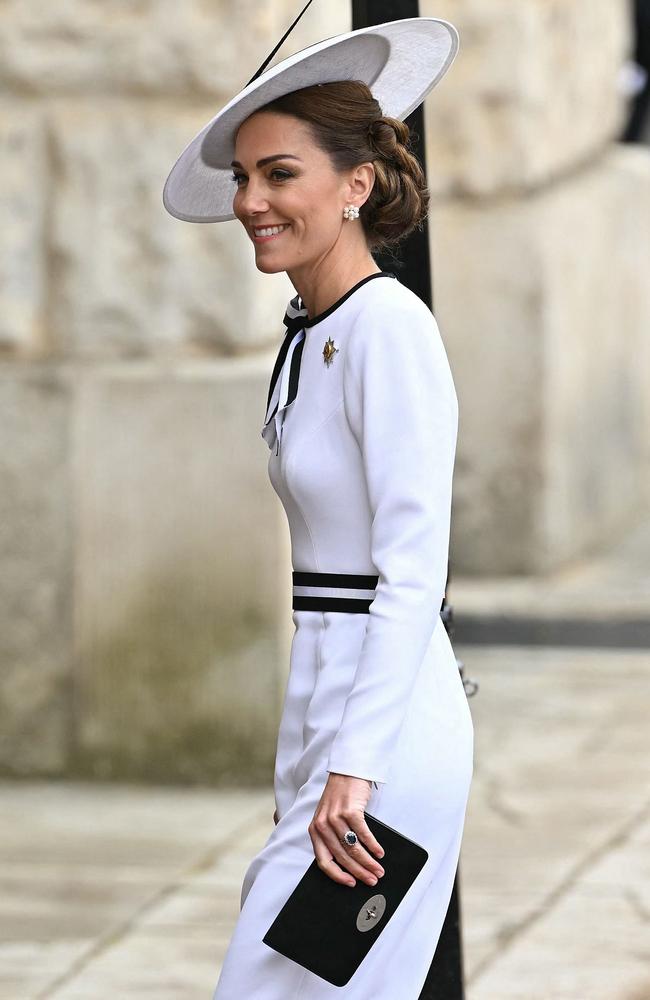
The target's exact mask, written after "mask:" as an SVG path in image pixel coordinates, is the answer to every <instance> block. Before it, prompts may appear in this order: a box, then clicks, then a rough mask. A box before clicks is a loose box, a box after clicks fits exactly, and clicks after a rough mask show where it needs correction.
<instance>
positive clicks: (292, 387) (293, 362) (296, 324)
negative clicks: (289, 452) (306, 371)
mask: <svg viewBox="0 0 650 1000" xmlns="http://www.w3.org/2000/svg"><path fill="white" fill-rule="evenodd" d="M306 319H307V308H306V306H304V305H302V303H301V302H300V296H299V295H296V296H294V298H293V299H291V302H290V303H289V305H288V306H287V310H286V312H285V314H284V320H283V322H284V325H285V327H286V332H285V335H284V340H283V341H282V343H281V344H280V350H279V351H278V356H277V358H276V359H275V364H274V365H273V371H272V372H271V381H270V383H269V391H268V395H267V398H266V415H265V418H264V426H263V427H262V437H263V438H264V440H265V441H266V443H267V444H268V446H269V448H272V447H273V445H274V444H276V443H277V449H276V454H278V453H279V450H280V440H281V438H282V425H283V423H284V418H285V415H286V410H287V407H288V406H290V405H291V403H293V401H294V399H295V398H296V394H297V392H298V379H299V376H300V360H301V357H302V351H303V348H304V346H305V320H306Z"/></svg>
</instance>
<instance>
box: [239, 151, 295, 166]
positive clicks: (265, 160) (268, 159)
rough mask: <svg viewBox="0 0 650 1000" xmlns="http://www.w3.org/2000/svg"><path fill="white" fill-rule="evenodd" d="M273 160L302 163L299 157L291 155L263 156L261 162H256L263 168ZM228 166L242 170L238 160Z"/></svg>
mask: <svg viewBox="0 0 650 1000" xmlns="http://www.w3.org/2000/svg"><path fill="white" fill-rule="evenodd" d="M274 160H299V161H300V163H302V160H301V159H300V157H299V156H292V155H291V153H275V154H274V155H273V156H265V157H264V158H263V159H262V160H258V161H257V166H258V167H263V166H265V165H266V164H267V163H273V161H274ZM230 166H231V167H241V168H242V170H243V169H244V168H243V167H242V165H241V163H240V162H239V160H233V161H232V163H231V164H230Z"/></svg>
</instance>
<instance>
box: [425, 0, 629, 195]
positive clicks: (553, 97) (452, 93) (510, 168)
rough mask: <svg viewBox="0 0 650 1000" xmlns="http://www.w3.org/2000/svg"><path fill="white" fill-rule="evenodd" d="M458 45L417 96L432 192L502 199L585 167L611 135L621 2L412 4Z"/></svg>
mask: <svg viewBox="0 0 650 1000" xmlns="http://www.w3.org/2000/svg"><path fill="white" fill-rule="evenodd" d="M420 14H421V16H423V17H441V18H444V19H445V20H448V21H451V23H452V24H454V25H455V26H456V27H457V28H458V31H459V34H460V48H459V51H458V54H457V56H456V59H455V61H454V63H453V65H452V66H451V68H450V70H449V72H448V74H447V76H445V77H444V78H443V80H442V81H441V82H440V84H439V86H438V87H436V88H435V89H434V90H433V91H432V92H431V94H430V95H429V97H428V98H427V99H426V101H425V105H424V107H425V138H426V147H427V167H428V173H429V178H430V187H431V190H432V192H433V193H434V194H435V195H436V196H437V197H452V196H458V195H461V194H464V195H469V196H473V197H486V196H497V195H498V196H504V195H512V194H513V193H514V192H516V191H526V190H528V189H531V188H536V187H538V186H540V185H544V184H546V183H549V182H550V181H552V180H554V179H556V178H558V177H560V176H562V175H564V174H567V173H569V172H571V171H572V170H574V169H576V168H579V167H580V166H581V165H583V164H586V163H588V162H589V161H590V160H591V159H592V158H593V156H594V155H595V154H596V155H599V154H600V153H601V151H602V150H603V148H604V147H605V146H606V145H607V144H608V143H609V142H610V141H611V140H614V139H617V138H618V136H619V135H620V133H621V131H622V127H623V124H624V121H625V116H626V106H625V98H624V95H623V93H622V90H621V88H620V84H619V74H620V70H621V66H622V64H623V62H624V61H625V59H626V58H628V57H629V56H630V51H631V47H632V44H633V43H632V40H631V37H630V35H631V27H630V23H631V22H630V12H629V5H628V3H627V0H517V2H516V3H512V2H511V0H490V3H486V2H485V0H435V2H434V0H423V2H422V3H421V4H420Z"/></svg>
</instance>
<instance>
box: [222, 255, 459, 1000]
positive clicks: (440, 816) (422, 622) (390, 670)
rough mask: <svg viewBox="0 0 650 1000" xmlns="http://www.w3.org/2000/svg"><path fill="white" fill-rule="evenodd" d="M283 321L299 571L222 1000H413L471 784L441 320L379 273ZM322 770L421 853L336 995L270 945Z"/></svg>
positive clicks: (285, 486)
mask: <svg viewBox="0 0 650 1000" xmlns="http://www.w3.org/2000/svg"><path fill="white" fill-rule="evenodd" d="M285 326H286V328H287V329H286V333H285V338H284V341H283V343H282V345H281V348H280V351H279V354H278V357H277V360H276V364H275V366H274V369H273V373H272V376H271V386H270V389H269V397H268V399H267V411H266V418H265V421H264V426H263V428H262V436H263V437H264V439H265V440H266V442H267V444H268V445H269V448H270V456H269V466H268V468H269V477H270V480H271V483H272V485H273V488H274V489H275V491H276V492H277V494H278V496H279V497H280V500H281V502H282V504H283V506H284V509H285V511H286V514H287V518H288V523H289V530H290V536H291V553H292V567H293V581H292V582H293V622H294V626H295V631H294V634H293V639H292V645H291V656H290V670H289V677H288V680H287V685H286V690H285V695H284V705H283V711H282V716H281V721H280V727H279V732H278V741H277V752H276V763H275V776H274V790H275V802H276V807H277V813H278V817H279V821H278V823H277V825H276V826H275V827H274V829H273V830H272V831H271V833H270V835H269V837H268V840H267V841H266V844H265V845H264V847H263V848H262V849H261V850H260V851H259V853H258V854H257V855H256V856H255V857H254V858H253V859H252V861H251V862H250V865H249V866H248V869H247V871H246V874H245V876H244V881H243V885H242V892H241V911H240V914H239V917H238V920H237V924H236V926H235V929H234V932H233V936H232V938H231V941H230V944H229V947H228V950H227V952H226V956H225V960H224V964H223V967H222V970H221V975H220V978H219V981H218V983H217V986H216V989H215V992H214V997H213V1000H333V998H334V997H345V998H346V1000H368V998H369V997H372V998H373V1000H417V998H418V997H419V994H420V991H421V988H422V985H423V983H424V980H425V977H426V975H427V971H428V969H429V966H430V964H431V960H432V958H433V954H434V951H435V948H436V944H437V941H438V937H439V934H440V930H441V928H442V924H443V922H444V917H445V914H446V911H447V906H448V903H449V899H450V896H451V891H452V888H453V881H454V875H455V872H456V866H457V862H458V857H459V852H460V845H461V838H462V832H463V826H464V821H465V811H466V805H467V800H468V796H469V789H470V784H471V779H472V771H473V725H472V718H471V713H470V710H469V706H468V703H467V697H466V694H465V691H464V688H463V684H462V679H461V677H460V674H459V670H458V665H457V662H456V658H455V655H454V652H453V649H452V646H451V643H450V640H449V637H448V635H447V632H446V629H445V627H444V623H443V621H442V618H441V617H440V610H441V605H442V601H443V596H444V590H445V583H446V575H447V559H448V548H449V533H450V517H451V499H452V475H453V467H454V460H455V450H456V438H457V428H458V402H457V397H456V392H455V388H454V383H453V379H452V375H451V371H450V367H449V363H448V359H447V355H446V352H445V349H444V345H443V341H442V338H441V335H440V332H439V329H438V326H437V323H436V320H435V318H434V316H433V314H432V313H431V311H430V309H428V308H427V306H426V305H425V304H424V303H423V302H422V301H421V300H420V299H419V298H418V296H417V295H415V294H414V293H413V292H411V290H410V289H408V288H407V287H406V286H405V285H403V284H402V283H401V282H400V281H399V279H398V278H396V277H395V276H394V275H392V274H391V273H390V272H385V271H381V272H376V273H373V274H371V275H368V276H366V277H365V278H364V279H362V280H361V281H359V282H357V283H356V284H355V285H354V286H353V287H352V288H351V289H349V291H348V292H347V293H346V294H345V295H343V296H342V297H341V298H340V299H339V300H338V301H337V302H335V303H334V304H333V305H332V306H330V308H329V309H327V310H325V311H324V312H322V313H320V314H319V315H318V316H315V317H313V318H312V319H309V318H308V316H307V311H306V309H305V308H304V305H303V304H302V302H301V300H300V298H299V296H297V295H296V296H295V297H294V298H293V299H292V300H291V301H290V303H289V305H288V307H287V310H286V313H285ZM331 771H333V772H337V773H341V774H350V775H356V776H357V777H361V778H366V779H369V780H370V781H371V782H372V783H373V784H372V785H371V786H370V787H371V795H370V798H369V800H368V803H367V805H366V810H367V811H368V812H369V813H371V814H372V815H374V816H377V817H378V818H379V819H381V820H383V821H384V822H385V823H387V824H388V825H389V826H392V827H394V828H395V829H397V830H399V831H401V832H402V833H404V834H405V835H406V836H408V837H410V838H411V839H412V840H415V841H416V842H418V843H419V844H422V846H424V847H425V848H426V850H427V851H428V852H429V858H428V861H427V863H426V864H425V866H424V868H423V869H422V871H421V872H420V874H419V875H418V877H417V879H416V880H415V882H414V883H413V885H412V886H411V888H410V889H409V891H408V892H407V894H406V896H405V897H404V899H403V900H402V902H401V903H400V905H399V906H398V908H397V909H396V911H395V912H394V914H393V916H392V917H391V920H390V921H389V922H388V923H387V924H386V927H385V928H384V930H383V931H382V933H381V934H379V935H378V936H377V939H376V942H375V943H374V944H373V946H372V947H371V949H370V951H369V952H368V955H367V956H366V958H365V959H364V960H363V962H362V963H361V965H360V966H359V968H358V969H357V971H356V972H355V973H354V975H353V976H352V978H351V979H350V980H349V982H348V983H347V984H346V985H345V986H343V987H337V986H333V985H331V984H330V983H328V982H327V981H325V980H323V979H322V978H320V977H319V976H316V975H314V974H313V973H311V972H309V971H307V970H305V969H304V968H303V967H302V966H300V965H298V964H296V963H295V962H293V961H291V959H288V958H285V957H284V956H282V955H280V954H279V953H277V952H276V951H274V950H273V949H272V948H270V947H269V946H267V945H266V944H264V943H263V941H262V938H263V936H264V934H265V933H266V930H267V928H268V927H269V925H270V924H271V922H272V921H273V919H274V918H275V916H276V914H277V912H278V911H279V909H280V908H281V906H282V905H283V904H284V902H285V901H286V899H287V898H288V896H289V895H290V894H291V892H292V891H293V889H294V887H295V886H296V884H297V883H298V881H299V880H300V878H301V877H302V875H303V874H304V872H305V870H306V869H307V867H308V866H309V864H311V862H312V861H313V859H314V851H313V846H312V842H311V838H310V836H309V833H308V826H309V824H310V822H311V820H312V818H313V816H314V812H315V810H316V806H317V804H318V801H319V799H320V797H321V795H322V792H323V789H324V787H325V784H326V781H327V778H328V772H331ZM382 864H383V865H384V867H386V868H387V866H388V865H389V864H390V858H389V857H388V856H386V857H385V858H384V859H383V860H382ZM369 891H370V892H380V891H381V879H380V880H379V882H378V883H377V885H376V886H375V887H369Z"/></svg>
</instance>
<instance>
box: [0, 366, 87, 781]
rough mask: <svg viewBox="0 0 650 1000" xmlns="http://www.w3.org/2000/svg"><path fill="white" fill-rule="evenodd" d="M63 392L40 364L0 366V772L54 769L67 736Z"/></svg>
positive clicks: (68, 531) (68, 497)
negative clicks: (0, 564) (0, 562)
mask: <svg viewBox="0 0 650 1000" xmlns="http://www.w3.org/2000/svg"><path fill="white" fill-rule="evenodd" d="M69 423H70V393H69V386H68V382H67V379H66V377H65V375H64V374H63V373H60V372H57V371H54V370H52V369H50V368H49V367H47V366H42V365H35V364H31V365H29V366H27V365H23V364H15V363H8V362H7V363H4V364H3V365H1V366H0V436H1V439H2V440H1V444H0V484H1V486H0V552H1V553H2V572H1V573H0V772H1V773H3V774H12V775H28V774H32V773H40V774H56V773H58V772H60V771H61V770H62V769H63V768H64V766H65V763H66V759H67V751H68V740H69V738H70V724H71V719H70V697H69V694H70V691H69V685H70V675H71V671H70V661H71V648H72V603H71V589H70V588H71V573H72V535H73V519H74V515H73V504H72V491H71V472H70V463H71V456H70V449H69V435H68V429H69Z"/></svg>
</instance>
